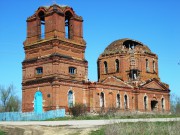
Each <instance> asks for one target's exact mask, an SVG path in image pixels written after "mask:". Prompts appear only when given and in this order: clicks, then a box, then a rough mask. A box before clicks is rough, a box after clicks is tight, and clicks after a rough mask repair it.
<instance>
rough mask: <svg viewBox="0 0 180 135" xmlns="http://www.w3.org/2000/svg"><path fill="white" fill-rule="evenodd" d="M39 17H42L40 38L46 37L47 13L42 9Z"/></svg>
mask: <svg viewBox="0 0 180 135" xmlns="http://www.w3.org/2000/svg"><path fill="white" fill-rule="evenodd" d="M38 17H39V19H40V35H39V38H40V39H44V38H45V14H44V12H43V11H40V12H39V13H38Z"/></svg>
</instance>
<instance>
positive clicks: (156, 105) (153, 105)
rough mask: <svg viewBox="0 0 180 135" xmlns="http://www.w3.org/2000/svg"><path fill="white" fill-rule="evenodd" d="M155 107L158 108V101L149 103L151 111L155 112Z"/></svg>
mask: <svg viewBox="0 0 180 135" xmlns="http://www.w3.org/2000/svg"><path fill="white" fill-rule="evenodd" d="M157 107H158V101H156V100H152V101H151V110H152V111H157Z"/></svg>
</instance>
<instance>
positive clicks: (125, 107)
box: [124, 95, 128, 109]
mask: <svg viewBox="0 0 180 135" xmlns="http://www.w3.org/2000/svg"><path fill="white" fill-rule="evenodd" d="M124 109H128V97H127V95H124Z"/></svg>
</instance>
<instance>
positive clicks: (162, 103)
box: [161, 98, 165, 111]
mask: <svg viewBox="0 0 180 135" xmlns="http://www.w3.org/2000/svg"><path fill="white" fill-rule="evenodd" d="M161 107H162V111H164V109H165V103H164V98H162V99H161Z"/></svg>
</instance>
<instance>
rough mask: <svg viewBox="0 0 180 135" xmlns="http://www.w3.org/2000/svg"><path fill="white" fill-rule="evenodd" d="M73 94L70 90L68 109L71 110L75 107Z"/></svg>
mask: <svg viewBox="0 0 180 135" xmlns="http://www.w3.org/2000/svg"><path fill="white" fill-rule="evenodd" d="M73 100H74V99H73V92H72V91H71V90H70V91H69V92H68V107H69V108H71V107H73V104H74V103H73Z"/></svg>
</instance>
